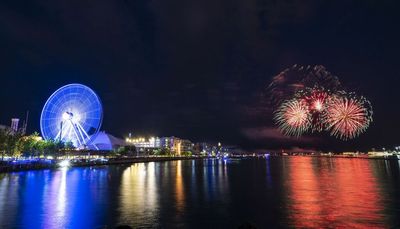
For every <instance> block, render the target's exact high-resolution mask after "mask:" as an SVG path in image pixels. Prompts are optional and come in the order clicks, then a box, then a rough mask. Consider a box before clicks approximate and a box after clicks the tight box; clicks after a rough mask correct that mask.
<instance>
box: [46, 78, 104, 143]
mask: <svg viewBox="0 0 400 229" xmlns="http://www.w3.org/2000/svg"><path fill="white" fill-rule="evenodd" d="M102 120H103V108H102V105H101V101H100V98H99V97H98V96H97V94H96V93H95V92H94V91H93V90H92V89H90V88H89V87H87V86H85V85H82V84H68V85H65V86H63V87H61V88H59V89H58V90H57V91H55V92H54V93H53V94H52V95H51V96H50V98H49V99H48V100H47V101H46V103H45V105H44V107H43V110H42V114H41V116H40V129H41V132H42V136H43V138H44V139H46V140H49V139H52V140H59V141H62V142H71V143H72V144H73V145H74V146H75V147H77V148H85V147H86V146H88V145H90V143H91V142H92V141H93V140H94V138H95V137H96V136H97V134H98V132H99V129H100V127H101V123H102Z"/></svg>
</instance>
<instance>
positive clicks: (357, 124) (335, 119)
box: [324, 94, 372, 140]
mask: <svg viewBox="0 0 400 229" xmlns="http://www.w3.org/2000/svg"><path fill="white" fill-rule="evenodd" d="M324 116H325V117H324V121H325V123H326V129H327V131H329V132H330V133H331V135H333V136H336V137H338V138H340V139H343V140H347V139H351V138H354V137H356V136H358V135H359V134H361V133H362V132H364V131H365V130H366V129H367V128H368V126H369V124H370V123H371V121H372V108H371V106H370V103H369V102H368V101H367V100H366V99H365V98H364V97H359V98H357V97H356V96H354V95H351V94H350V95H346V94H344V95H340V96H333V97H332V98H330V99H329V105H328V107H327V109H326V112H325V115H324Z"/></svg>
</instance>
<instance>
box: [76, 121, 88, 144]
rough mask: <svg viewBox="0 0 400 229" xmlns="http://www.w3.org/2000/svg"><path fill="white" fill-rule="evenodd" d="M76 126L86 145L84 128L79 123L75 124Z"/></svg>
mask: <svg viewBox="0 0 400 229" xmlns="http://www.w3.org/2000/svg"><path fill="white" fill-rule="evenodd" d="M75 128H76V129H77V130H78V133H79V136H81V138H82V142H83V144H85V145H86V141H85V137H84V136H83V134H82V129H81V128H80V125H79V124H78V123H76V124H75Z"/></svg>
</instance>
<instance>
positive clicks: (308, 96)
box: [296, 88, 330, 132]
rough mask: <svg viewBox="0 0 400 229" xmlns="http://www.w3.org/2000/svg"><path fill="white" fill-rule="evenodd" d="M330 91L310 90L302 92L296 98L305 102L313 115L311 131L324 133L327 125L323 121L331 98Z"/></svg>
mask: <svg viewBox="0 0 400 229" xmlns="http://www.w3.org/2000/svg"><path fill="white" fill-rule="evenodd" d="M329 94H330V93H329V91H326V90H324V89H322V88H309V89H306V90H303V91H300V92H298V93H297V94H296V96H297V97H298V98H299V99H301V100H303V101H304V102H305V104H306V105H307V106H308V110H309V112H310V115H311V130H312V131H318V132H320V131H322V130H324V129H325V123H324V122H323V121H322V116H323V114H324V112H325V109H326V107H327V100H328V98H329V96H330V95H329Z"/></svg>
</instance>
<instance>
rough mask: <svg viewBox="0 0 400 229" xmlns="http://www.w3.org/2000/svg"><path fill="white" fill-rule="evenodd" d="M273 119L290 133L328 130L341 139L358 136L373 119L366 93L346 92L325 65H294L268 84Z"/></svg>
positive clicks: (287, 133) (283, 130)
mask: <svg viewBox="0 0 400 229" xmlns="http://www.w3.org/2000/svg"><path fill="white" fill-rule="evenodd" d="M269 90H270V93H271V94H270V95H271V97H272V100H271V101H272V103H273V104H272V105H273V106H275V105H274V103H275V104H277V107H278V108H277V109H276V111H275V112H274V120H275V122H276V124H277V125H278V127H279V129H280V130H281V131H282V132H283V133H284V134H285V135H289V136H297V137H299V136H301V135H302V134H304V133H306V132H308V131H310V132H321V131H327V132H329V133H330V134H331V135H332V136H335V137H337V138H340V139H342V140H348V139H352V138H355V137H357V136H358V135H359V134H361V133H363V132H365V131H366V129H367V128H368V127H369V125H370V123H371V122H372V106H371V104H370V102H369V101H368V100H367V99H365V98H364V97H359V96H356V95H355V94H354V93H346V92H345V91H344V90H343V89H342V87H341V84H340V82H339V80H338V78H337V77H336V76H333V75H332V74H330V73H329V72H328V71H326V70H325V68H324V67H323V66H315V67H310V66H308V67H302V66H298V65H295V66H293V67H292V68H289V69H286V70H285V71H283V72H282V73H280V74H279V75H277V76H275V77H274V78H273V82H272V83H271V85H270V86H269Z"/></svg>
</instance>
